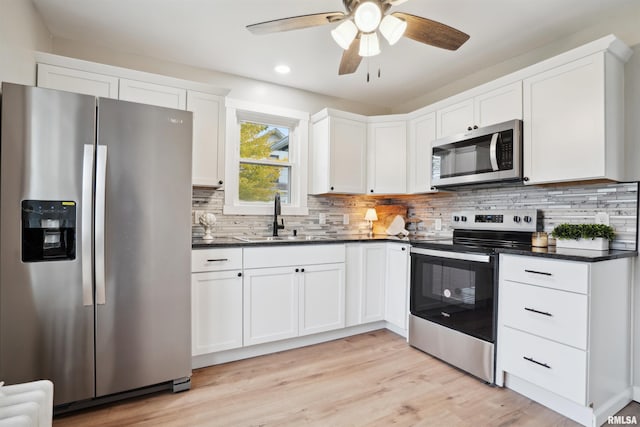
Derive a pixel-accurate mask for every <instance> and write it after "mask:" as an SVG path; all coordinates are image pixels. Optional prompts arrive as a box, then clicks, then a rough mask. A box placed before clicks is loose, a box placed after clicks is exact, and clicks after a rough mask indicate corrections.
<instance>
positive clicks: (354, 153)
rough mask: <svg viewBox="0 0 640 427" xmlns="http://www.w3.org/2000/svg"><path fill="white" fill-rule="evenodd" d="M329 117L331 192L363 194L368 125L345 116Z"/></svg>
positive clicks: (364, 189) (364, 188)
mask: <svg viewBox="0 0 640 427" xmlns="http://www.w3.org/2000/svg"><path fill="white" fill-rule="evenodd" d="M329 120H330V123H329V134H330V146H331V150H330V151H331V152H330V160H329V161H330V165H329V169H330V171H331V172H330V177H329V192H332V193H350V194H363V193H365V191H366V171H367V169H366V164H367V163H366V162H367V156H366V152H367V151H366V150H367V148H366V147H367V125H366V124H365V123H362V122H358V121H356V120H350V119H345V118H342V117H331V118H329Z"/></svg>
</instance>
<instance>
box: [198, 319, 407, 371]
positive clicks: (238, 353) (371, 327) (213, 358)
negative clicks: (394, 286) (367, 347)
mask: <svg viewBox="0 0 640 427" xmlns="http://www.w3.org/2000/svg"><path fill="white" fill-rule="evenodd" d="M386 327H387V323H386V322H383V321H380V322H374V323H367V324H365V325H357V326H351V327H348V328H344V329H338V330H335V331H329V332H323V333H320V334H314V335H307V336H304V337H297V338H291V339H288V340H282V341H275V342H270V343H265V344H258V345H252V346H249V347H241V348H236V349H233V350H227V351H220V352H217V353H209V354H202V355H199V356H193V357H192V358H191V367H192V368H193V369H198V368H203V367H205V366H212V365H219V364H221V363H227V362H234V361H236V360H242V359H249V358H251V357H256V356H263V355H265V354H271V353H277V352H279V351H285V350H291V349H294V348H299V347H305V346H308V345H314V344H320V343H323V342H327V341H333V340H337V339H341V338H346V337H350V336H352V335H358V334H363V333H366V332H371V331H375V330H378V329H385V328H386ZM391 331H392V332H395V333H397V334H399V335H402V336H406V331H405V333H404V335H403V334H402V333H400V332H396V331H395V330H392V329H391Z"/></svg>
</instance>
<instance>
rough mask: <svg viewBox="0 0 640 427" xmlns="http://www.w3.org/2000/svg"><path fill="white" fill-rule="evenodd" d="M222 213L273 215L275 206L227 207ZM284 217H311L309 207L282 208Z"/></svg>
mask: <svg viewBox="0 0 640 427" xmlns="http://www.w3.org/2000/svg"><path fill="white" fill-rule="evenodd" d="M222 213H223V214H224V215H273V205H270V206H242V205H240V206H234V205H225V206H224V208H223V210H222ZM281 215H282V216H290V215H309V208H307V207H300V206H299V207H293V206H282V213H281Z"/></svg>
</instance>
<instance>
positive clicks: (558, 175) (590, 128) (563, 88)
mask: <svg viewBox="0 0 640 427" xmlns="http://www.w3.org/2000/svg"><path fill="white" fill-rule="evenodd" d="M604 82H605V80H604V56H603V54H598V55H593V56H590V57H587V58H583V59H580V60H577V61H574V62H571V63H569V64H566V65H563V66H561V67H557V68H554V69H552V70H549V71H546V72H544V73H540V74H538V75H536V76H534V77H531V78H529V79H525V80H524V82H523V85H524V86H523V87H524V122H523V131H524V134H523V136H524V153H523V159H524V176H525V177H526V178H528V181H526V183H528V184H538V183H548V182H560V181H576V180H585V179H596V178H602V177H604V175H605V161H606V156H605V135H604V118H605V99H604V90H605V88H604Z"/></svg>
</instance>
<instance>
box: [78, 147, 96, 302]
mask: <svg viewBox="0 0 640 427" xmlns="http://www.w3.org/2000/svg"><path fill="white" fill-rule="evenodd" d="M93 152H94V150H93V145H91V144H85V145H84V155H83V159H82V212H81V216H82V220H81V221H82V235H81V241H82V305H87V306H89V305H93V285H92V283H93V277H92V276H93V271H92V265H91V259H92V258H93V257H92V250H91V246H92V241H91V216H92V209H93V200H92V199H93V187H92V185H93Z"/></svg>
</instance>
